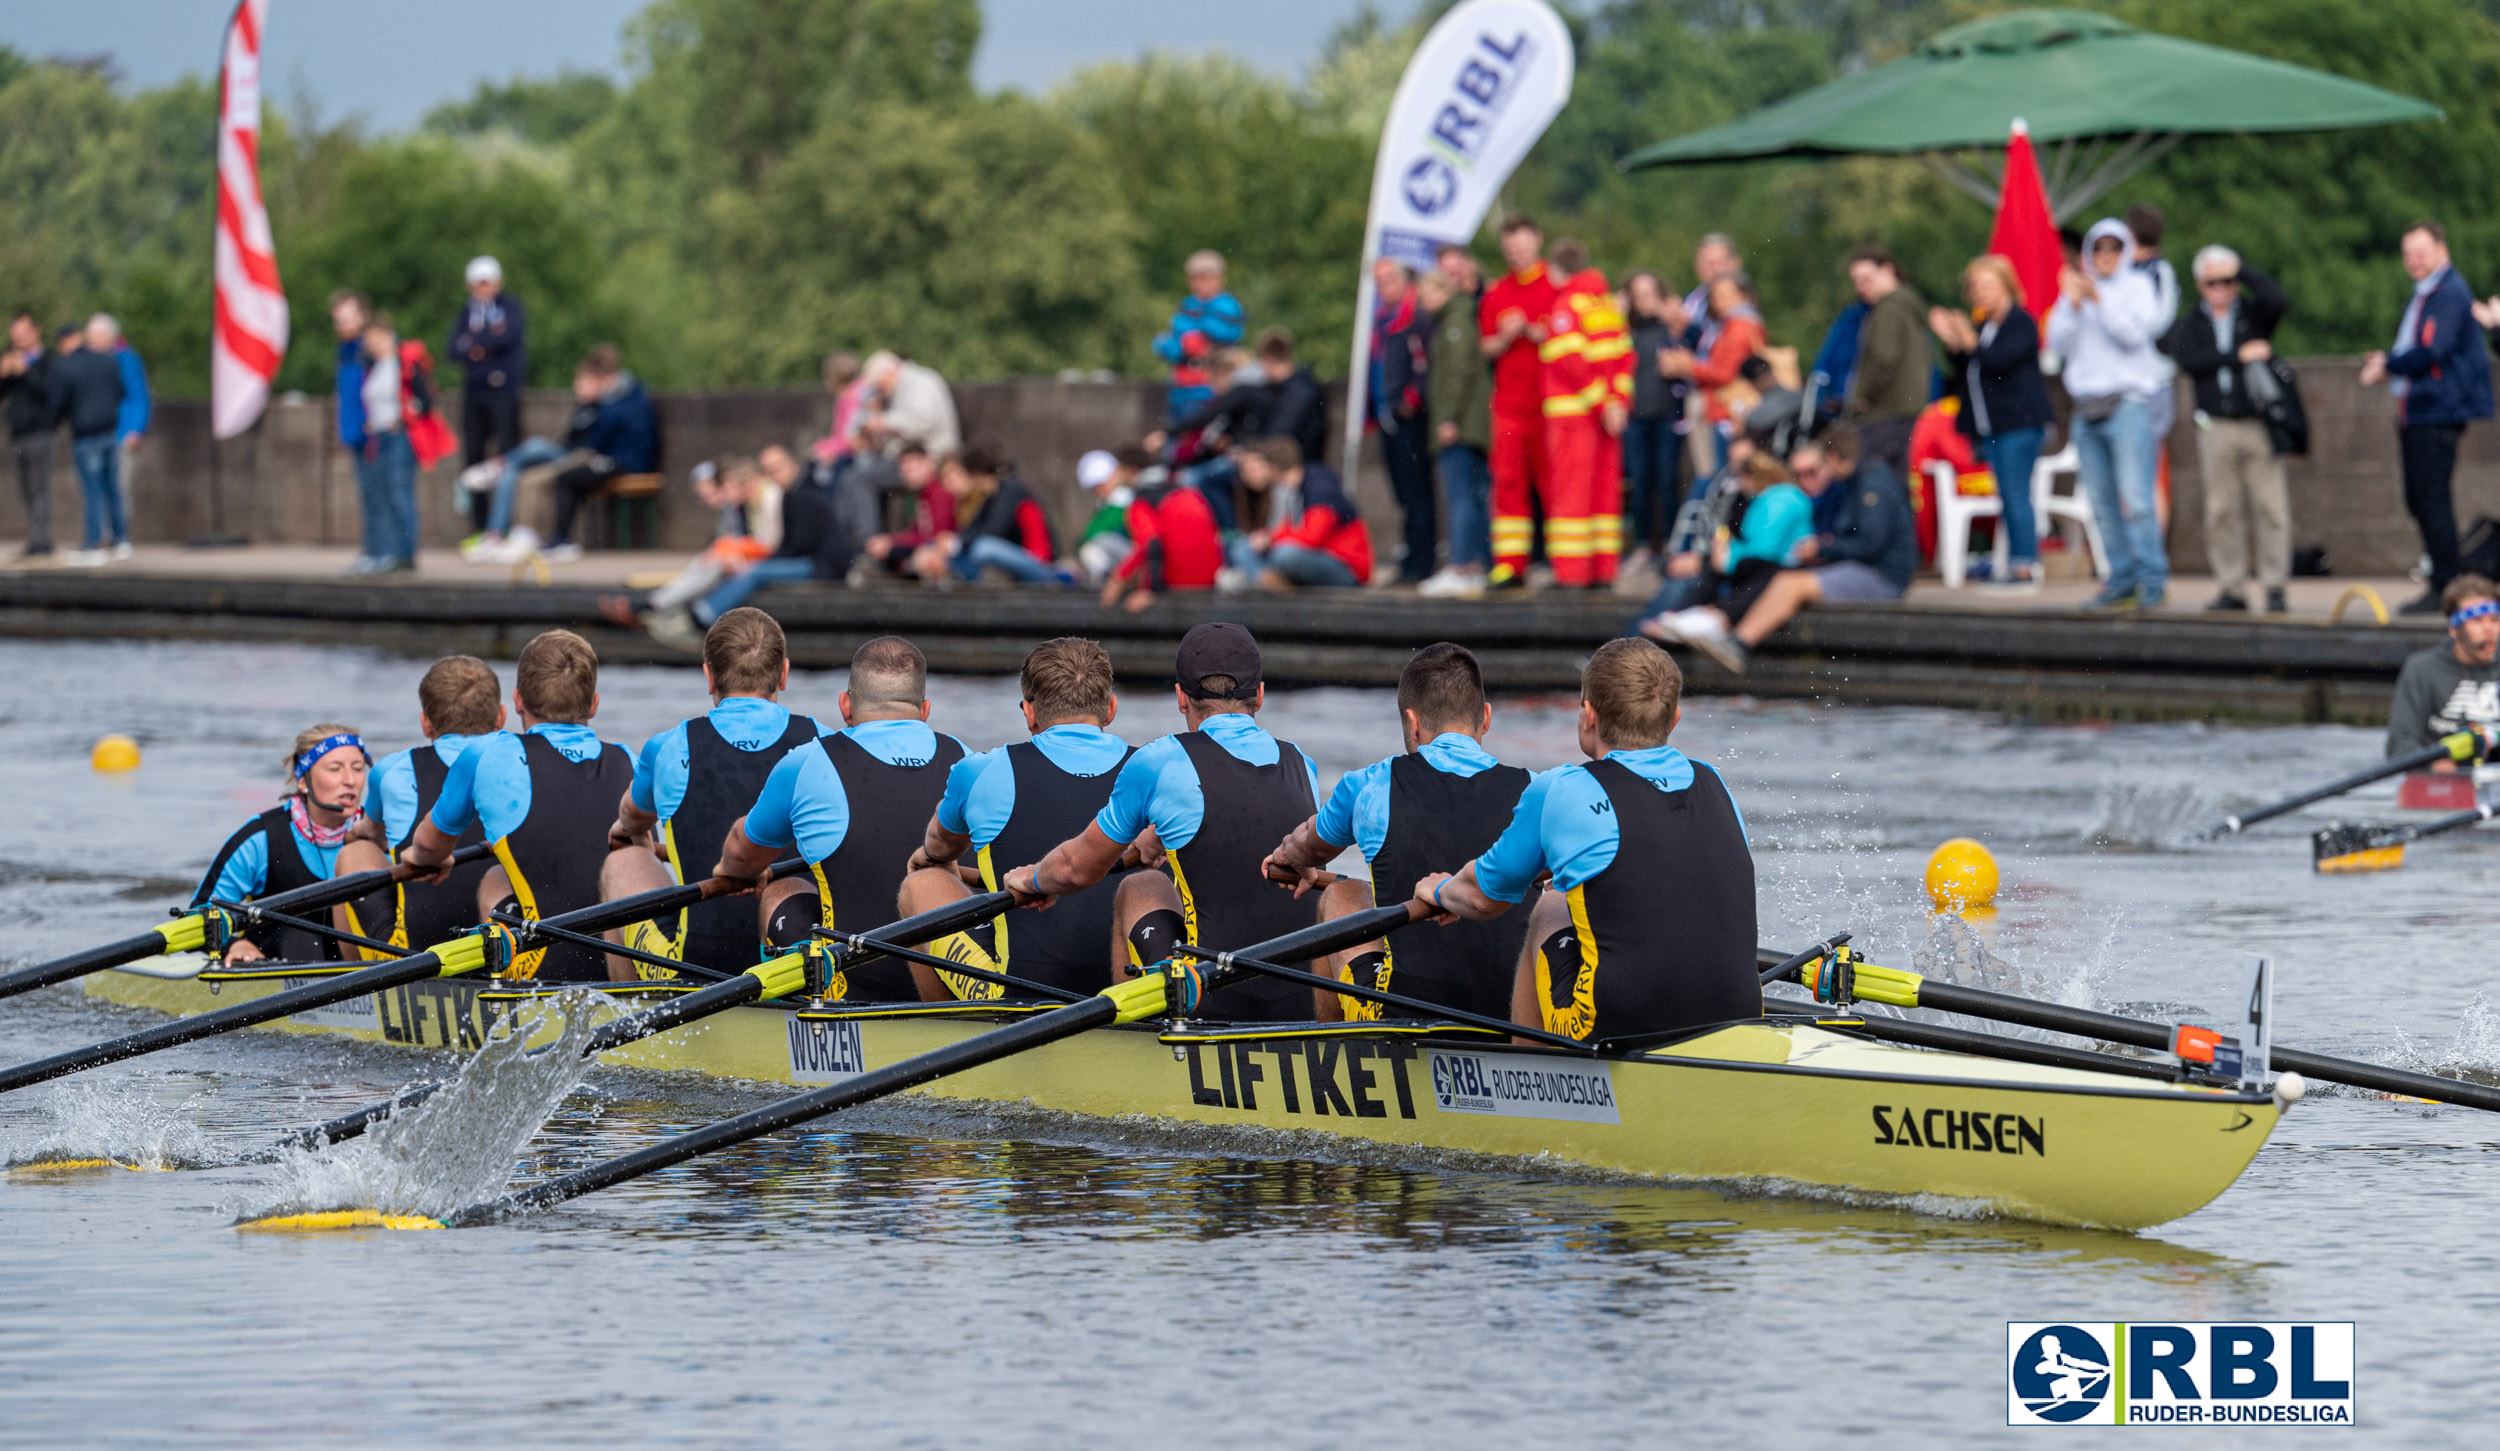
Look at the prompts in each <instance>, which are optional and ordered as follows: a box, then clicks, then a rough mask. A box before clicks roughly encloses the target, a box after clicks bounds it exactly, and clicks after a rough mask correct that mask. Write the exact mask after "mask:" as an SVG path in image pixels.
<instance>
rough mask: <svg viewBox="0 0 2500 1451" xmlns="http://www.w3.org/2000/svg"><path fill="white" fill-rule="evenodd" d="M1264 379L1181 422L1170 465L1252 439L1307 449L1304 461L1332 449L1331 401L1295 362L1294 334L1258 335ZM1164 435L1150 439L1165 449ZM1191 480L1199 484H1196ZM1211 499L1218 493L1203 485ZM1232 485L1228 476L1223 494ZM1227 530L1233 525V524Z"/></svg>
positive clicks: (1200, 460)
mask: <svg viewBox="0 0 2500 1451" xmlns="http://www.w3.org/2000/svg"><path fill="white" fill-rule="evenodd" d="M1258 370H1259V380H1258V381H1257V382H1256V383H1236V384H1235V385H1233V386H1232V387H1230V388H1227V389H1225V390H1224V392H1223V393H1221V394H1219V395H1217V396H1216V397H1214V398H1211V399H1209V400H1208V401H1207V402H1206V404H1205V405H1204V406H1202V407H1200V408H1198V409H1196V410H1194V411H1193V412H1191V413H1189V414H1188V415H1187V416H1185V417H1183V418H1180V419H1178V420H1176V421H1175V422H1174V423H1173V425H1172V428H1171V432H1170V434H1169V439H1170V443H1171V448H1170V451H1169V455H1168V457H1167V458H1166V460H1165V461H1166V462H1168V463H1173V464H1181V465H1204V464H1206V463H1208V462H1210V461H1212V460H1213V459H1214V458H1215V457H1216V456H1217V455H1218V454H1219V452H1220V450H1221V449H1223V448H1225V447H1228V446H1230V445H1233V444H1238V443H1241V442H1243V441H1245V440H1247V439H1253V438H1271V437H1280V436H1281V437H1284V438H1290V439H1292V440H1293V441H1294V442H1296V443H1299V444H1300V445H1302V456H1303V457H1304V458H1319V457H1321V456H1322V455H1323V454H1325V453H1326V451H1327V448H1328V398H1327V395H1326V393H1324V392H1323V391H1322V390H1321V388H1320V386H1319V380H1318V379H1316V378H1314V377H1312V376H1311V370H1310V369H1309V368H1308V367H1307V366H1305V365H1303V364H1301V363H1299V362H1296V361H1295V360H1294V354H1293V334H1292V333H1290V332H1287V331H1286V330H1285V329H1283V328H1280V327H1272V328H1269V329H1267V330H1266V331H1265V332H1262V333H1260V334H1259V343H1258ZM1163 444H1164V439H1163V438H1162V437H1160V436H1158V437H1155V438H1152V439H1150V440H1149V446H1150V447H1157V448H1160V447H1162V446H1163ZM1191 482H1198V481H1196V480H1192V481H1191ZM1199 486H1200V487H1202V488H1208V490H1209V493H1210V495H1212V494H1214V493H1215V492H1217V490H1216V489H1215V488H1213V487H1210V486H1208V485H1206V484H1204V483H1200V484H1199ZM1231 487H1232V481H1231V479H1230V478H1226V479H1225V480H1224V481H1223V483H1222V485H1221V490H1222V491H1223V492H1227V493H1229V491H1230V490H1231ZM1227 527H1230V526H1229V525H1228V526H1227Z"/></svg>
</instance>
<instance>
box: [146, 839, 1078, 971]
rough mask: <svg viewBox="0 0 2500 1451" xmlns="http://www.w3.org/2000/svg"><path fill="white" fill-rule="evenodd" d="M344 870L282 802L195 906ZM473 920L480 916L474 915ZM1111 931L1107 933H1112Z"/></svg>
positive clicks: (287, 956)
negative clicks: (299, 827)
mask: <svg viewBox="0 0 2500 1451" xmlns="http://www.w3.org/2000/svg"><path fill="white" fill-rule="evenodd" d="M338 866H339V849H338V848H337V847H335V846H323V845H321V844H320V843H319V842H316V841H313V840H311V839H309V838H308V837H306V836H305V835H304V834H303V833H302V832H300V831H298V830H296V829H295V818H294V808H293V805H292V803H288V802H281V803H279V804H278V805H276V806H272V807H270V808H269V809H268V810H267V811H264V812H262V813H261V814H260V815H258V816H255V817H253V818H252V819H251V820H249V821H247V822H245V823H243V826H242V829H241V830H239V831H237V832H235V834H234V835H232V836H230V837H228V838H226V844H225V845H224V846H221V847H219V848H218V849H217V855H216V857H215V858H214V859H212V860H211V861H210V862H209V864H208V871H207V872H206V873H205V874H203V875H202V876H201V878H200V889H199V890H198V891H197V892H195V893H193V894H192V897H191V905H192V906H194V907H199V906H204V905H206V904H207V903H209V902H210V901H219V902H248V901H251V900H252V899H254V898H256V897H273V896H276V895H277V894H278V893H280V892H292V891H294V890H295V889H296V888H298V887H309V886H311V885H312V884H313V883H315V882H326V881H328V880H330V878H332V877H335V876H337V875H338ZM292 915H295V916H300V917H304V918H305V919H306V920H308V921H318V920H323V914H322V913H319V912H311V913H301V912H299V913H295V914H292ZM471 915H473V916H474V915H475V913H474V911H472V913H471ZM1109 930H1110V929H1108V928H1105V929H1104V931H1105V932H1106V933H1108V931H1109ZM241 935H242V936H243V937H244V938H245V939H246V940H248V941H249V942H250V943H251V944H252V945H253V946H254V947H257V948H259V949H260V950H261V954H262V955H263V956H264V957H268V958H270V959H272V960H274V961H278V962H334V961H336V960H337V959H338V957H339V945H338V943H337V941H336V940H334V939H332V938H328V937H319V936H315V935H314V934H312V933H310V932H306V931H304V930H303V929H302V928H300V927H283V926H280V925H278V924H277V923H275V922H264V923H261V924H260V925H258V926H256V927H253V928H252V929H251V930H250V931H248V932H245V933H243V934H241Z"/></svg>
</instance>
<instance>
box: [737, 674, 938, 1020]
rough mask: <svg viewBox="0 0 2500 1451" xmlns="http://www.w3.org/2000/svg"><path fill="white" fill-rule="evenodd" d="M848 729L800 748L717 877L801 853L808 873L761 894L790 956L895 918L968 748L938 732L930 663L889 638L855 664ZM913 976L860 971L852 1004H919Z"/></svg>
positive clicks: (743, 874) (775, 934) (893, 970)
mask: <svg viewBox="0 0 2500 1451" xmlns="http://www.w3.org/2000/svg"><path fill="white" fill-rule="evenodd" d="M849 685H850V688H849V689H847V690H845V691H843V692H842V695H841V699H840V702H839V704H840V706H841V709H842V725H843V728H842V729H841V730H838V731H835V732H834V733H833V734H831V735H829V736H826V737H825V738H823V739H822V740H820V741H818V742H817V744H816V749H813V750H801V751H792V752H791V753H790V754H788V755H786V756H784V757H782V758H781V761H780V763H779V764H777V765H775V766H774V767H773V769H772V774H770V775H769V776H767V777H765V779H764V789H763V790H762V791H761V792H760V793H758V794H757V796H756V799H755V804H754V805H753V806H751V807H749V808H748V809H747V813H746V815H745V816H743V817H741V818H739V819H738V821H737V823H736V824H735V825H733V826H731V827H730V829H729V839H728V841H726V842H725V843H723V844H722V847H721V856H720V865H719V866H717V867H715V868H713V874H714V875H716V876H724V877H737V878H742V879H745V880H749V881H753V880H756V879H758V878H760V877H762V876H763V875H764V873H765V872H766V871H767V870H769V869H770V868H771V866H772V864H773V861H774V859H775V858H777V857H779V856H780V855H781V854H782V853H783V852H784V851H787V850H789V849H790V848H791V847H793V846H795V847H797V848H798V853H799V855H800V856H801V857H804V858H805V859H806V861H807V872H808V874H807V876H806V877H805V878H799V877H792V878H789V879H788V880H785V881H778V882H773V883H770V884H769V885H767V886H766V887H765V888H764V889H763V891H762V892H761V893H760V894H759V896H760V898H761V901H760V904H759V910H760V913H761V918H762V926H763V937H764V941H765V943H766V944H767V945H769V946H770V947H772V948H773V949H775V950H777V951H786V950H788V949H789V948H792V947H795V946H798V945H799V944H800V943H803V942H805V941H807V940H808V936H809V934H810V933H811V932H812V931H813V930H814V929H815V928H817V927H831V928H836V929H839V930H841V931H844V932H867V931H871V930H873V929H875V928H879V927H883V926H884V925H885V924H887V923H888V922H891V921H893V920H894V919H895V911H894V901H895V898H896V896H897V895H898V894H899V893H900V892H901V890H902V886H903V870H904V865H905V864H906V863H907V862H908V861H909V860H910V859H911V854H912V850H913V848H915V847H916V846H918V845H919V844H920V838H921V836H922V835H923V834H924V829H925V828H926V826H927V825H928V821H929V813H930V812H932V811H935V810H936V809H937V804H938V798H939V797H940V796H942V795H944V794H945V791H946V775H947V772H948V771H950V770H952V769H953V768H954V765H955V763H956V762H957V761H960V760H962V759H963V758H964V745H963V742H961V741H959V740H956V739H955V738H954V737H953V736H949V735H940V734H939V733H938V732H936V731H933V730H931V729H930V728H929V662H928V660H927V659H926V658H924V657H923V656H922V655H921V653H920V649H919V647H918V646H916V645H914V644H912V642H911V641H909V640H906V639H903V638H901V637H900V636H896V635H881V636H879V637H877V638H876V639H874V640H871V641H869V642H868V643H867V644H865V645H862V646H860V647H859V651H858V653H856V654H854V655H853V656H851V678H850V682H849ZM919 995H920V994H919V989H918V988H917V987H916V986H915V985H914V983H913V981H912V976H911V969H910V967H909V966H908V965H907V964H904V963H900V962H896V961H894V960H892V959H891V958H888V959H884V960H881V961H878V962H873V963H868V964H865V965H862V966H859V967H855V968H853V969H851V971H850V973H849V974H848V990H847V991H846V992H845V993H844V994H843V996H845V997H848V998H851V999H853V1000H855V1001H863V1002H913V1001H916V1000H917V999H918V998H919Z"/></svg>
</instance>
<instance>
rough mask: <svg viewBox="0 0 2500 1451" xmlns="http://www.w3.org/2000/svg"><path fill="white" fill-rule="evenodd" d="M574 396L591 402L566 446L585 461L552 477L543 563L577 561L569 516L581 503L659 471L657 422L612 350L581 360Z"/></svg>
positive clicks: (645, 394) (596, 349) (608, 346)
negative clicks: (619, 481)
mask: <svg viewBox="0 0 2500 1451" xmlns="http://www.w3.org/2000/svg"><path fill="white" fill-rule="evenodd" d="M580 378H581V381H582V384H583V386H582V387H581V388H580V389H578V390H577V392H579V393H582V394H586V395H587V396H588V397H589V398H590V400H591V401H590V402H589V403H587V404H586V405H584V407H583V408H581V409H580V410H579V411H577V412H576V413H575V414H574V415H573V431H572V435H571V436H570V437H569V438H567V439H566V440H565V441H566V443H568V444H570V445H571V446H572V447H573V448H574V449H576V450H580V451H586V452H588V453H589V454H590V455H591V457H590V458H589V460H588V461H586V462H582V463H577V464H575V465H574V466H573V467H571V468H568V469H566V470H565V471H564V472H562V473H560V474H558V475H556V476H555V481H554V487H555V496H556V500H555V502H556V519H555V532H554V536H553V539H552V542H550V543H549V544H548V546H547V549H546V555H547V558H549V559H550V560H553V561H556V562H558V563H562V562H563V561H565V560H569V559H579V558H581V557H582V547H581V546H580V545H578V544H576V543H574V542H573V516H574V514H575V513H576V512H578V511H579V510H580V508H581V505H582V501H583V500H584V499H587V498H589V497H590V496H591V495H593V494H595V493H597V492H599V490H600V489H602V488H604V487H606V485H607V483H608V481H609V480H610V479H614V478H618V477H621V476H623V475H625V474H647V473H650V472H652V471H653V470H654V469H657V468H658V467H659V453H660V448H659V443H660V433H659V422H658V420H657V419H656V418H655V417H654V416H653V414H652V412H651V393H650V390H648V389H646V388H644V387H643V386H642V380H641V379H640V378H637V377H635V376H634V375H633V374H631V373H629V372H627V371H625V364H624V361H623V359H622V357H621V356H620V355H619V354H618V352H617V349H616V344H614V343H599V344H597V345H595V346H593V347H592V348H591V350H590V351H589V352H588V353H585V354H584V355H583V356H582V365H581V369H580Z"/></svg>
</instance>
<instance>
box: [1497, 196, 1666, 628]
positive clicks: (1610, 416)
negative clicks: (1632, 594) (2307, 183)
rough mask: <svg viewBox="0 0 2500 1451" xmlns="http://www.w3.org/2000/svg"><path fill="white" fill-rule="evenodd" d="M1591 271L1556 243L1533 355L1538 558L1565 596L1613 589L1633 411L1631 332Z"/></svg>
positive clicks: (1575, 251) (1580, 256) (1577, 251)
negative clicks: (1540, 464)
mask: <svg viewBox="0 0 2500 1451" xmlns="http://www.w3.org/2000/svg"><path fill="white" fill-rule="evenodd" d="M1588 264H1589V255H1588V248H1586V247H1584V246H1582V245H1581V244H1580V243H1578V242H1576V241H1572V240H1569V239H1565V240H1563V241H1561V242H1558V243H1556V244H1555V245H1554V257H1553V264H1552V265H1553V275H1554V278H1555V285H1556V289H1557V290H1556V293H1555V296H1554V308H1553V311H1552V313H1551V314H1550V315H1549V317H1548V319H1547V322H1546V328H1545V341H1544V343H1543V344H1542V345H1541V346H1540V347H1539V348H1538V354H1539V356H1540V357H1541V358H1542V359H1543V361H1544V364H1545V398H1544V413H1545V553H1546V557H1547V558H1549V559H1551V560H1552V561H1553V563H1554V583H1556V584H1558V585H1561V586H1563V587H1565V588H1567V589H1588V588H1592V587H1598V586H1604V585H1609V584H1612V583H1614V578H1615V558H1616V556H1617V554H1618V553H1620V551H1621V550H1622V547H1623V545H1622V518H1623V443H1622V438H1623V425H1624V423H1625V421H1626V420H1627V419H1629V418H1630V417H1631V410H1632V335H1631V330H1630V328H1629V327H1628V326H1626V324H1625V323H1624V320H1623V309H1622V308H1621V307H1620V306H1619V305H1618V304H1617V303H1616V302H1615V295H1614V293H1613V292H1612V291H1610V290H1609V289H1608V288H1607V286H1606V274H1605V273H1603V272H1600V271H1598V270H1597V269H1596V268H1594V267H1591V266H1589V265H1588ZM1496 508H1497V523H1496V526H1495V527H1496V528H1497V529H1498V528H1499V524H1498V505H1497V506H1496ZM1496 552H1497V553H1498V552H1499V551H1498V549H1497V551H1496Z"/></svg>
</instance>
